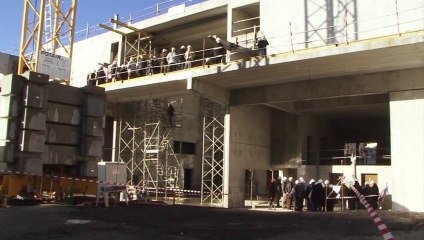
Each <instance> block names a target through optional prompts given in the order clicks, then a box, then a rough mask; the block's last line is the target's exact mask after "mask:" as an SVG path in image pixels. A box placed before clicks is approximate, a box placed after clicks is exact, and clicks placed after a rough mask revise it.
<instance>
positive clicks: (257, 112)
mask: <svg viewBox="0 0 424 240" xmlns="http://www.w3.org/2000/svg"><path fill="white" fill-rule="evenodd" d="M270 112H271V111H270V109H269V108H268V107H265V106H236V107H230V114H227V115H226V117H225V140H224V144H225V150H224V152H225V153H224V154H225V157H224V193H226V194H227V193H228V194H229V195H226V196H225V198H224V202H225V203H224V205H225V207H243V206H244V200H245V198H246V196H245V185H246V183H245V173H246V170H248V169H250V170H254V171H259V172H260V171H264V172H265V169H269V168H270V166H271V165H270V158H271V150H270V149H271V113H270ZM256 180H257V181H258V184H259V185H261V182H262V181H263V182H264V181H266V179H265V178H263V179H256Z"/></svg>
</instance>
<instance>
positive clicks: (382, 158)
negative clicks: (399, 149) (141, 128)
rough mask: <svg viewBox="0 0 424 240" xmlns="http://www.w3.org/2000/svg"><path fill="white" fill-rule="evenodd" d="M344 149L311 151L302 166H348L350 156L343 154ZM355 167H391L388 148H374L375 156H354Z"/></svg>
mask: <svg viewBox="0 0 424 240" xmlns="http://www.w3.org/2000/svg"><path fill="white" fill-rule="evenodd" d="M344 151H345V149H325V150H319V151H318V152H316V151H311V152H309V154H307V155H308V156H311V157H310V158H309V159H305V160H302V164H303V165H350V164H351V159H350V156H347V155H345V154H344ZM356 165H377V166H381V165H391V152H390V148H376V149H375V154H372V155H370V154H369V155H364V154H362V155H361V154H359V151H358V154H357V155H356Z"/></svg>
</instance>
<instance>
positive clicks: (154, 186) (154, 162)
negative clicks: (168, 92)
mask: <svg viewBox="0 0 424 240" xmlns="http://www.w3.org/2000/svg"><path fill="white" fill-rule="evenodd" d="M169 104H172V105H173V108H174V111H175V112H174V116H173V120H172V122H171V121H170V119H169V113H168V112H167V109H168V107H169ZM181 108H182V101H173V100H171V99H151V100H143V101H138V102H133V103H126V104H122V106H121V107H120V109H121V116H120V135H119V146H118V148H119V151H118V159H119V161H123V162H125V163H126V166H127V171H128V176H129V179H128V184H131V185H138V186H140V187H141V188H142V189H145V190H148V191H149V192H154V193H155V196H156V199H157V198H158V195H159V193H162V192H164V193H165V194H164V196H165V197H166V194H167V189H168V188H175V187H177V188H179V187H181V184H182V178H181V174H182V169H181V164H180V158H179V155H178V154H175V152H174V148H173V144H174V142H173V141H174V138H175V136H176V135H178V134H179V133H180V131H177V129H181V128H180V127H181V121H182V117H181Z"/></svg>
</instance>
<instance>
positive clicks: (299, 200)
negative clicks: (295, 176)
mask: <svg viewBox="0 0 424 240" xmlns="http://www.w3.org/2000/svg"><path fill="white" fill-rule="evenodd" d="M305 192H306V187H305V180H303V178H302V177H300V178H299V183H298V184H296V185H295V186H294V188H293V196H294V199H295V210H296V211H302V210H303V199H305Z"/></svg>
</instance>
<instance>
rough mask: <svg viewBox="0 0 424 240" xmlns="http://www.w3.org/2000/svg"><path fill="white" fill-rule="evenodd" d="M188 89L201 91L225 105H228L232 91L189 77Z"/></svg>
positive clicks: (196, 91)
mask: <svg viewBox="0 0 424 240" xmlns="http://www.w3.org/2000/svg"><path fill="white" fill-rule="evenodd" d="M187 90H191V91H193V92H195V93H199V94H201V95H203V96H205V97H207V98H210V99H213V100H215V101H217V102H219V103H222V104H224V105H228V103H229V101H230V91H229V90H228V89H224V88H221V87H219V86H217V85H214V84H212V83H207V82H204V81H200V80H198V79H193V78H188V79H187Z"/></svg>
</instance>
